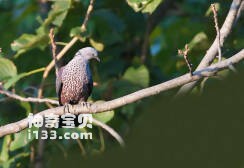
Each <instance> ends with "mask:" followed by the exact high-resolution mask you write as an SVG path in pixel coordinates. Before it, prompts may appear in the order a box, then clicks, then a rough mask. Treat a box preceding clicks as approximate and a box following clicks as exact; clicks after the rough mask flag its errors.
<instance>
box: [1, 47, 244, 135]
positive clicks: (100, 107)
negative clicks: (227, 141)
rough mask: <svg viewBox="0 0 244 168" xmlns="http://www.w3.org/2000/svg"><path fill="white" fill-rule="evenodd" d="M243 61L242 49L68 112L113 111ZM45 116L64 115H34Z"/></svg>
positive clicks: (8, 130) (4, 129)
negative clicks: (192, 69) (211, 63)
mask: <svg viewBox="0 0 244 168" xmlns="http://www.w3.org/2000/svg"><path fill="white" fill-rule="evenodd" d="M243 60H244V49H242V50H241V51H240V52H238V53H237V54H235V55H233V56H231V57H230V58H228V59H225V60H222V61H221V62H218V63H216V64H213V65H210V66H208V67H206V68H203V69H200V70H197V71H194V72H193V75H192V76H190V75H189V73H187V74H185V75H182V76H180V77H177V78H174V79H172V80H169V81H167V82H164V83H161V84H158V85H155V86H151V87H148V88H145V89H142V90H139V91H137V92H134V93H131V94H129V95H126V96H123V97H120V98H117V99H114V100H111V101H107V102H103V103H93V104H92V105H91V106H89V107H86V106H82V105H74V106H72V108H71V109H69V112H70V113H74V114H82V113H83V114H84V113H101V112H104V111H109V110H113V109H115V108H119V107H122V106H125V105H127V104H130V103H133V102H136V101H138V100H141V99H143V98H146V97H149V96H153V95H156V94H159V93H160V92H163V91H167V90H170V89H173V88H176V87H179V86H182V85H185V84H187V83H190V82H193V81H197V80H199V79H202V78H204V77H206V76H211V75H214V74H215V73H216V72H218V71H221V70H223V69H226V68H228V67H229V65H233V64H236V63H238V62H240V61H243ZM47 114H55V115H59V116H60V115H63V114H64V110H63V106H61V107H55V108H52V109H47V110H44V111H41V112H39V113H37V114H35V115H41V116H45V115H47ZM27 127H28V118H25V119H22V120H20V121H18V122H15V123H11V124H7V125H5V126H1V127H0V137H2V136H4V135H8V134H12V133H16V132H19V131H21V130H23V129H25V128H27Z"/></svg>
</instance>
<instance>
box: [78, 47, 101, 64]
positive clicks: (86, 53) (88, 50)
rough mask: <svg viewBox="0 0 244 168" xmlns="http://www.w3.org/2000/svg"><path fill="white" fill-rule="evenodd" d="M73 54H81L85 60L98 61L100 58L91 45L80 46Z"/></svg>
mask: <svg viewBox="0 0 244 168" xmlns="http://www.w3.org/2000/svg"><path fill="white" fill-rule="evenodd" d="M75 55H76V56H81V57H83V58H84V59H85V60H91V59H96V60H97V61H98V62H100V59H99V58H98V53H97V50H95V49H94V48H92V47H85V48H82V49H80V50H79V51H78V52H77V53H76V54H75Z"/></svg>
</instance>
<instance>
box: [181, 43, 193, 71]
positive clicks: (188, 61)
mask: <svg viewBox="0 0 244 168" xmlns="http://www.w3.org/2000/svg"><path fill="white" fill-rule="evenodd" d="M188 52H189V47H188V45H187V44H186V45H185V50H184V51H183V50H178V54H179V55H183V57H184V59H185V62H186V64H187V66H188V69H189V72H190V74H191V75H192V72H193V71H192V64H191V62H190V60H189V58H188Z"/></svg>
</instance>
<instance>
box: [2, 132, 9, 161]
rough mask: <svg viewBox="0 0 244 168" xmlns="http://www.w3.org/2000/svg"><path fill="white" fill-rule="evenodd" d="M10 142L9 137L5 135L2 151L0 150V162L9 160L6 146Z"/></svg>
mask: <svg viewBox="0 0 244 168" xmlns="http://www.w3.org/2000/svg"><path fill="white" fill-rule="evenodd" d="M10 141H11V137H10V135H7V136H5V137H4V140H3V144H2V149H1V153H0V162H5V161H7V160H8V158H9V154H8V145H9V143H10Z"/></svg>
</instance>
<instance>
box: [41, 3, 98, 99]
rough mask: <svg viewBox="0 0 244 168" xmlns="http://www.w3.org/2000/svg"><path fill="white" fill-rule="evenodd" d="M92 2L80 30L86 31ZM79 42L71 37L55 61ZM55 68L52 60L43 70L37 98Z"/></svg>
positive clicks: (76, 38)
mask: <svg viewBox="0 0 244 168" xmlns="http://www.w3.org/2000/svg"><path fill="white" fill-rule="evenodd" d="M94 1H95V0H90V4H89V6H88V8H87V11H86V16H85V19H84V21H83V23H82V25H81V30H83V31H85V30H86V26H87V23H88V20H89V17H90V15H91V12H92V9H93V5H94ZM78 40H79V38H78V37H73V38H72V39H71V40H70V42H69V43H68V44H67V45H66V46H65V47H64V48H63V49H62V50H61V51H60V52H59V53H58V55H57V56H56V59H57V60H60V59H61V58H62V57H63V56H64V54H65V53H66V52H67V51H68V50H69V49H70V48H71V47H72V46H73V45H74V44H75V43H76V42H77V41H78ZM54 66H55V62H54V60H52V61H51V62H50V63H49V64H48V65H47V66H46V68H45V71H44V72H43V76H42V81H41V85H40V88H39V89H38V97H42V94H43V93H42V92H43V86H44V83H45V80H46V78H47V77H48V74H49V73H50V71H51V70H52V68H53V67H54Z"/></svg>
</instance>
